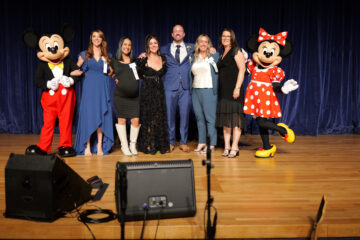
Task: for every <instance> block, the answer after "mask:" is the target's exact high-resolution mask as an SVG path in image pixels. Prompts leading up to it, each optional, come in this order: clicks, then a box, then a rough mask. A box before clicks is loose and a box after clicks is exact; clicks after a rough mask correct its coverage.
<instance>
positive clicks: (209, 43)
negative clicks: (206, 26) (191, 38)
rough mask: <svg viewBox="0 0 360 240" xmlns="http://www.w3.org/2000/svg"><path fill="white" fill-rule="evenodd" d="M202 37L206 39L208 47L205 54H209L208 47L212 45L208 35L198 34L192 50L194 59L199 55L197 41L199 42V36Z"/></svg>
mask: <svg viewBox="0 0 360 240" xmlns="http://www.w3.org/2000/svg"><path fill="white" fill-rule="evenodd" d="M202 37H206V38H207V40H208V48H207V49H206V56H208V57H209V56H210V48H212V47H213V45H212V42H211V39H210V37H209V36H208V35H206V34H200V35H199V36H198V38H197V39H196V43H195V51H194V58H195V60H196V59H198V57H199V53H200V49H199V42H200V38H202Z"/></svg>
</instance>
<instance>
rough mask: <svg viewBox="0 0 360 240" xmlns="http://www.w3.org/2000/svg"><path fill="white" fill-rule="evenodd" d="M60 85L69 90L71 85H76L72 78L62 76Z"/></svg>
mask: <svg viewBox="0 0 360 240" xmlns="http://www.w3.org/2000/svg"><path fill="white" fill-rule="evenodd" d="M60 83H61V84H62V85H63V86H64V87H66V88H68V87H70V86H71V85H73V84H74V79H72V77H68V76H62V77H61V78H60Z"/></svg>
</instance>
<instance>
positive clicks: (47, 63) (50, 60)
mask: <svg viewBox="0 0 360 240" xmlns="http://www.w3.org/2000/svg"><path fill="white" fill-rule="evenodd" d="M74 35H75V31H74V29H73V27H72V26H71V25H68V24H66V25H64V26H63V27H62V28H61V31H60V33H53V34H43V35H41V36H39V35H38V34H36V33H35V32H34V30H32V29H30V30H27V31H25V32H24V34H23V41H24V43H25V45H26V46H28V47H30V48H37V50H38V52H37V57H38V58H39V59H40V60H41V62H40V63H39V64H38V66H37V70H36V73H35V77H34V84H35V86H37V87H39V88H41V89H42V90H43V92H42V95H41V106H42V108H43V119H44V125H43V127H42V128H41V134H40V142H38V143H37V144H36V145H31V146H29V147H28V148H27V149H26V151H25V154H40V155H46V154H47V153H49V152H50V151H51V146H52V140H53V135H54V128H55V121H56V118H58V119H59V129H60V140H59V146H58V153H59V155H60V156H62V157H71V156H75V155H76V152H75V150H74V149H73V148H72V121H73V114H74V108H75V101H76V97H75V90H74V89H73V87H72V85H74V83H75V82H76V81H78V78H77V77H76V76H80V75H81V74H82V72H81V71H80V70H78V69H79V67H78V66H77V65H76V64H75V63H74V62H73V61H72V60H71V59H70V58H69V57H67V56H68V55H69V52H70V49H69V48H68V47H67V46H65V44H66V43H68V42H70V41H71V40H72V39H73V38H74ZM70 75H71V76H72V77H70Z"/></svg>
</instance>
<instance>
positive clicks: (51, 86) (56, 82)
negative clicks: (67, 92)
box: [46, 78, 59, 91]
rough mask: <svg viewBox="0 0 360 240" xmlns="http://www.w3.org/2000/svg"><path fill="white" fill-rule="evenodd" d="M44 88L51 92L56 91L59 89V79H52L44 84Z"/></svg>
mask: <svg viewBox="0 0 360 240" xmlns="http://www.w3.org/2000/svg"><path fill="white" fill-rule="evenodd" d="M46 87H47V88H48V89H51V90H54V91H55V90H56V89H58V87H59V78H53V79H51V80H49V81H47V83H46Z"/></svg>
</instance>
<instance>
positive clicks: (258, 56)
mask: <svg viewBox="0 0 360 240" xmlns="http://www.w3.org/2000/svg"><path fill="white" fill-rule="evenodd" d="M279 54H280V46H279V44H277V43H276V42H269V41H263V42H262V43H261V44H260V45H259V47H258V50H257V52H254V53H253V59H254V61H255V62H256V63H257V64H259V65H261V66H262V67H264V68H268V67H272V66H276V65H278V64H280V63H281V61H282V57H280V56H279Z"/></svg>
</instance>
